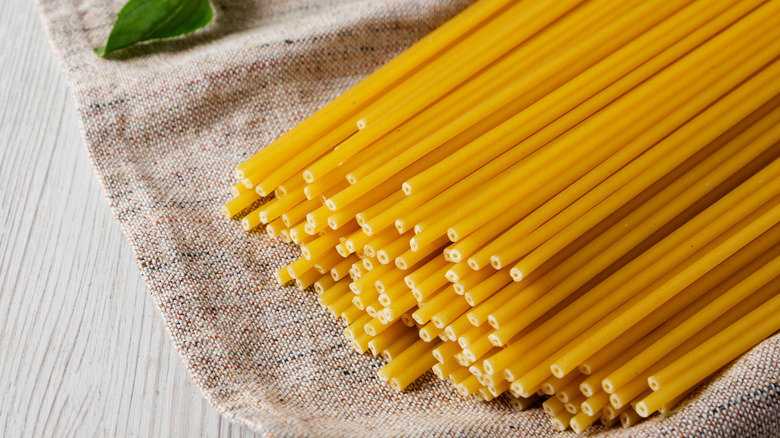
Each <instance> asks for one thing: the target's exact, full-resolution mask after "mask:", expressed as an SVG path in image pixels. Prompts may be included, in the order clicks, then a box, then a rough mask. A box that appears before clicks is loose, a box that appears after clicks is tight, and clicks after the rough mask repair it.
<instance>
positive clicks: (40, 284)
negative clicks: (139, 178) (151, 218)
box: [0, 0, 254, 437]
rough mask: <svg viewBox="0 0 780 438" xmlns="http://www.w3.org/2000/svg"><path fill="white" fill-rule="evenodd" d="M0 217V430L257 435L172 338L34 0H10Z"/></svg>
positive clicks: (4, 35)
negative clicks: (233, 418)
mask: <svg viewBox="0 0 780 438" xmlns="http://www.w3.org/2000/svg"><path fill="white" fill-rule="evenodd" d="M0 218H2V223H0V225H2V228H0V394H2V396H0V436H4V437H17V436H35V437H39V436H58V437H66V436H67V437H75V436H111V437H114V436H143V437H164V436H175V437H185V436H186V437H190V436H209V437H239V436H242V437H243V436H246V437H248V436H254V434H253V433H252V432H251V431H250V430H248V429H246V428H243V427H241V426H239V425H236V424H233V423H230V422H229V421H227V420H225V419H223V418H222V417H221V416H220V415H219V414H218V413H217V412H216V411H215V410H214V409H213V408H212V407H211V406H210V405H209V403H208V401H206V399H205V398H204V397H203V396H202V395H201V393H200V391H199V390H198V389H197V387H195V385H194V383H193V382H192V381H191V380H190V378H189V375H188V374H187V371H186V369H185V367H184V366H183V363H182V362H181V360H180V359H179V357H178V356H177V353H176V351H175V350H174V348H173V345H172V343H171V342H170V340H169V339H168V334H167V332H166V331H165V329H164V327H163V326H162V321H161V319H160V317H159V316H158V314H157V311H156V310H155V308H154V304H153V302H152V300H151V298H150V297H149V294H148V291H147V288H146V286H145V284H144V283H143V280H142V279H141V276H140V274H139V272H138V269H137V267H136V264H135V259H134V257H133V254H132V251H131V249H130V246H129V244H128V243H127V242H126V241H125V239H124V236H123V235H122V233H121V231H120V228H119V225H118V223H117V222H116V221H115V220H114V218H113V217H112V216H111V212H110V210H109V207H108V201H107V200H106V199H105V198H104V196H103V193H102V189H101V188H100V187H99V184H98V182H97V179H96V178H95V176H94V173H93V170H92V168H91V166H90V164H89V162H88V160H87V157H86V152H85V149H84V145H83V142H82V139H81V137H80V135H79V132H78V125H77V121H76V115H75V110H74V104H73V100H72V98H71V96H70V94H69V92H68V90H67V86H66V84H65V82H64V80H63V79H62V77H61V75H60V71H59V67H58V66H57V63H56V61H55V59H54V57H53V55H52V52H51V50H50V48H49V46H48V43H47V41H46V40H45V36H44V33H43V29H42V25H41V23H40V21H39V18H38V16H37V15H36V13H35V11H34V9H33V5H32V2H31V1H29V0H3V1H2V2H0Z"/></svg>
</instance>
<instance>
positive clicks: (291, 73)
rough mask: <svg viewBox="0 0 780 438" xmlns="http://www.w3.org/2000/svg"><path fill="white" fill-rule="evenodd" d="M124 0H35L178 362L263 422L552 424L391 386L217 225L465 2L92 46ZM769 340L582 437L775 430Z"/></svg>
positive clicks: (227, 4)
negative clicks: (671, 395)
mask: <svg viewBox="0 0 780 438" xmlns="http://www.w3.org/2000/svg"><path fill="white" fill-rule="evenodd" d="M122 3H123V0H110V1H107V2H98V1H96V0H39V1H38V7H39V10H40V13H41V15H42V17H43V21H44V24H45V27H46V30H47V32H48V36H49V39H50V40H51V43H52V47H53V48H54V52H55V55H56V56H57V58H58V59H59V61H60V63H61V66H62V70H63V73H64V74H65V76H66V78H67V80H68V82H69V84H70V87H71V90H72V92H73V94H74V96H75V100H76V103H77V106H78V114H79V118H80V123H81V129H82V132H83V135H84V139H85V142H86V145H87V151H88V154H89V156H90V158H91V159H92V162H93V164H94V166H95V170H96V173H97V176H98V178H99V179H100V182H101V183H102V184H103V186H104V188H105V190H106V195H107V196H108V199H109V202H110V204H111V208H112V210H113V212H114V214H115V215H116V218H117V220H118V221H119V223H120V225H121V227H122V229H123V230H124V232H125V234H126V235H127V238H128V240H129V241H130V244H131V245H132V246H133V249H134V251H135V254H136V257H137V260H138V265H139V268H140V270H141V273H142V275H143V276H144V278H145V279H146V281H147V283H148V285H149V290H150V292H151V296H152V298H153V300H154V302H155V304H156V305H157V307H158V309H159V311H160V314H161V316H162V318H163V320H164V321H165V325H166V326H167V328H168V330H169V331H170V334H171V338H172V340H173V342H174V344H175V345H176V348H177V350H178V351H179V354H180V355H181V358H182V360H184V362H185V363H186V364H187V368H188V370H189V372H190V373H191V375H192V378H193V379H194V380H195V382H196V383H197V385H198V386H199V387H200V388H201V389H202V390H203V393H204V395H205V396H206V397H207V398H208V399H209V400H210V401H211V402H212V404H213V405H214V407H215V408H216V409H217V410H219V412H221V413H222V414H223V415H225V416H226V417H228V418H230V419H232V420H234V421H237V422H239V423H241V424H244V425H246V426H248V427H251V428H253V429H255V430H257V431H260V432H262V433H265V434H268V435H272V436H294V435H304V436H552V435H555V434H556V432H555V431H554V430H553V429H552V428H551V427H550V426H549V424H548V420H547V418H546V417H545V414H543V413H542V411H541V409H531V410H529V411H526V412H514V411H513V410H512V409H511V408H510V407H509V406H508V404H507V403H506V402H505V401H503V400H497V401H494V402H491V403H484V402H481V401H479V400H477V399H476V398H462V397H461V396H459V395H457V394H456V393H455V391H454V390H453V389H452V388H451V387H450V385H449V384H448V383H442V382H439V381H438V380H436V379H435V378H434V377H432V376H430V375H429V376H427V377H425V378H423V379H422V380H421V381H419V382H418V383H417V384H415V385H413V387H412V388H411V389H410V390H409V391H408V392H406V393H404V394H398V393H396V392H394V391H393V390H391V389H390V388H389V386H388V385H386V384H383V383H381V382H380V381H378V379H377V377H376V375H375V372H376V370H377V369H378V368H379V367H380V366H381V361H380V360H378V359H374V358H371V357H368V356H361V355H358V354H357V353H355V352H354V351H353V350H351V349H350V348H348V346H347V344H346V342H345V341H344V339H343V338H342V336H341V330H342V329H343V327H342V326H341V323H340V322H337V321H335V320H334V319H333V318H331V317H330V315H328V314H326V313H325V312H324V311H323V310H321V309H320V308H319V306H318V305H317V303H316V300H315V297H314V296H313V294H312V293H309V292H298V291H296V290H295V289H294V288H280V287H278V286H276V284H275V282H274V280H273V277H272V272H273V269H277V268H279V267H281V266H283V265H285V264H286V263H288V262H289V261H291V260H293V259H294V258H295V257H297V255H298V253H297V250H296V249H295V248H294V247H293V246H292V245H286V244H284V243H281V242H280V241H277V240H274V239H271V238H269V237H267V236H265V235H261V234H257V233H255V234H250V235H248V234H246V233H245V232H244V231H243V230H241V228H240V226H239V225H238V224H236V223H230V222H228V221H226V220H225V219H224V218H223V217H222V216H221V214H220V210H219V208H220V205H221V204H222V203H223V202H225V201H226V200H227V199H228V197H229V195H228V192H227V188H228V186H229V185H230V184H231V183H232V180H231V179H232V174H231V169H232V167H233V166H234V165H235V164H237V163H239V162H240V161H242V160H243V159H244V158H246V157H247V156H249V155H250V154H251V153H253V152H254V151H255V150H257V149H258V148H260V147H262V146H263V145H265V144H267V143H269V142H270V141H272V140H273V139H274V138H276V137H277V136H279V135H280V134H282V133H283V132H284V131H285V130H287V129H289V128H290V127H292V126H293V125H295V124H296V123H297V122H299V121H301V120H302V119H303V118H305V117H306V116H307V115H308V114H310V113H311V112H313V111H314V110H315V109H317V108H319V107H320V106H322V105H324V104H325V103H326V102H328V101H329V100H330V99H332V98H333V97H335V96H336V95H338V94H339V93H340V92H342V91H343V90H345V89H346V88H348V87H349V86H350V85H352V84H354V83H356V82H357V81H358V80H359V79H360V78H362V77H364V76H365V75H367V74H368V73H370V72H371V71H373V70H374V69H376V68H377V67H378V66H379V65H381V64H382V63H383V62H385V61H387V60H388V59H390V58H391V57H392V56H394V55H395V54H397V53H399V52H400V51H402V50H403V49H404V48H406V47H408V46H409V45H411V44H412V43H413V42H414V41H416V40H418V39H419V38H421V37H422V36H423V35H424V34H425V33H427V32H429V31H430V30H432V29H433V28H435V27H436V26H438V25H439V24H441V23H442V22H443V21H444V20H446V19H447V18H449V17H451V16H453V15H454V14H456V13H457V12H458V11H459V10H461V9H463V8H464V7H466V6H467V5H468V3H469V1H464V0H461V1H443V0H435V1H427V2H417V1H414V0H384V1H376V0H352V1H335V0H328V1H321V0H298V1H291V0H214V1H213V4H214V5H215V13H216V16H215V21H214V22H213V23H212V24H211V25H209V26H208V27H207V28H205V29H202V30H201V31H199V32H198V33H197V34H194V35H191V36H189V37H187V38H186V39H178V40H172V41H165V42H155V43H153V44H149V45H145V46H142V47H137V48H131V49H129V50H126V51H125V52H124V53H123V54H122V56H123V57H125V58H126V59H121V60H120V59H113V60H104V59H100V58H98V57H97V56H95V55H94V54H93V53H92V47H94V46H98V45H102V43H103V42H104V41H105V38H106V36H107V35H108V33H109V30H110V27H111V24H112V21H113V19H114V17H115V14H116V13H117V12H118V10H119V9H120V8H121V6H122ZM778 417H780V337H778V336H775V337H774V338H773V339H770V340H768V341H766V342H764V343H763V344H761V345H760V346H759V347H757V348H755V349H754V350H753V351H751V352H750V353H748V354H747V355H745V356H744V357H742V358H741V359H740V360H739V361H738V362H736V363H734V364H733V365H731V366H729V367H727V368H726V369H724V370H722V371H721V372H720V374H719V375H718V376H717V377H716V378H714V379H710V380H709V381H708V383H707V384H705V385H704V386H702V387H701V388H699V389H698V390H697V391H696V392H695V393H694V394H693V395H692V396H691V397H689V398H688V400H686V401H685V402H683V403H682V404H681V405H680V407H679V408H678V410H677V411H676V412H675V413H674V414H673V415H671V416H668V417H664V416H659V415H656V416H654V417H652V418H651V419H649V420H648V421H645V422H644V423H642V424H641V425H639V426H637V427H634V428H632V429H627V430H624V429H620V428H613V429H608V430H607V429H603V428H599V427H592V428H590V429H589V430H588V432H586V434H585V435H602V434H605V435H612V436H746V435H754V436H767V435H775V436H777V435H778V434H780V420H778Z"/></svg>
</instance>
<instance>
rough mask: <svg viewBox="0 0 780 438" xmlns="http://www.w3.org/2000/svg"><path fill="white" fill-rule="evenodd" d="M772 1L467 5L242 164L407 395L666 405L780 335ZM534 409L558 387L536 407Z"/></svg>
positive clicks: (242, 201) (278, 231)
mask: <svg viewBox="0 0 780 438" xmlns="http://www.w3.org/2000/svg"><path fill="white" fill-rule="evenodd" d="M779 41H780V2H777V1H764V0H744V1H737V0H715V1H709V0H673V1H669V0H649V1H644V2H640V1H638V0H629V1H620V0H566V1H558V0H555V1H553V0H524V1H513V0H479V1H477V2H476V3H475V4H473V5H472V6H471V7H470V8H468V9H467V10H465V11H464V12H462V13H461V14H460V15H458V16H457V17H455V18H453V19H452V20H451V21H449V22H448V23H446V24H444V25H442V26H441V27H440V28H439V29H437V30H436V31H434V32H432V33H431V34H430V35H429V36H427V37H426V38H424V39H423V40H421V41H420V42H419V43H417V44H416V45H414V46H413V47H411V48H410V49H408V50H407V51H405V52H403V53H402V54H400V55H399V56H398V57H397V58H396V59H394V60H393V61H391V62H389V63H388V64H387V65H385V66H383V67H382V68H380V69H379V70H377V71H376V72H375V73H373V74H372V75H370V76H369V77H367V78H366V79H365V80H363V81H362V82H360V83H359V84H357V85H356V86H355V87H353V88H352V89H350V90H348V91H347V92H345V93H344V94H343V95H342V96H340V97H339V98H337V99H336V100H334V101H333V102H332V103H330V104H329V105H327V106H325V107H324V108H323V109H321V110H320V111H318V112H317V113H315V114H314V115H312V116H311V117H309V118H307V119H306V120H305V121H303V122H302V123H300V124H299V125H298V126H297V127H295V128H293V129H291V130H290V131H289V132H288V133H286V134H284V135H283V136H282V137H280V138H279V139H278V140H277V141H275V142H274V143H273V144H270V145H268V146H266V147H265V148H263V149H261V150H260V151H258V152H257V153H256V154H255V155H253V156H252V157H250V158H249V159H248V160H246V161H245V162H243V163H241V164H239V165H238V166H236V168H235V176H236V178H237V180H238V182H237V183H236V184H235V185H233V186H231V187H229V191H230V193H231V195H232V196H233V198H232V199H231V200H230V201H228V202H227V203H226V204H225V205H224V207H223V213H224V214H225V215H226V216H227V217H231V218H241V224H242V226H243V228H245V229H246V230H255V229H261V228H264V229H265V231H266V232H267V233H268V234H269V235H271V236H278V237H281V238H282V239H283V240H285V241H286V242H294V243H296V244H298V245H299V246H300V248H301V254H302V257H301V258H300V259H298V260H296V261H294V262H292V263H290V264H289V265H288V266H285V267H283V268H282V269H279V270H278V271H277V272H276V274H275V275H276V278H277V280H278V282H279V283H280V284H285V283H288V282H294V283H295V284H296V285H297V287H299V288H301V289H305V288H308V287H310V286H313V289H314V290H315V291H316V293H317V300H318V301H319V303H320V304H321V305H322V306H323V307H324V308H325V309H327V311H328V312H330V313H332V314H333V315H334V317H337V318H340V319H341V320H342V321H343V322H344V324H345V325H346V328H345V330H344V336H345V337H346V338H347V339H348V340H349V341H350V345H351V347H352V348H354V349H355V350H357V351H358V352H360V353H365V352H367V351H368V352H370V354H372V355H374V356H381V357H383V358H384V359H385V360H387V361H388V363H387V364H386V365H385V366H383V367H382V368H381V369H380V370H379V377H380V379H381V380H382V381H385V382H388V383H389V385H390V386H391V387H392V388H394V389H396V390H398V391H402V390H405V389H406V388H407V387H409V386H410V385H412V383H413V382H414V381H415V380H417V379H418V378H419V377H420V376H422V375H423V374H425V373H426V372H428V371H429V370H432V371H433V374H435V375H436V376H438V377H439V378H440V379H442V380H449V381H451V382H452V384H453V386H454V388H455V390H456V391H458V392H459V393H461V394H463V395H464V396H466V395H472V394H475V395H476V396H477V397H480V398H482V399H483V400H485V401H490V400H493V399H494V398H496V397H499V396H504V397H508V401H509V403H510V405H511V406H513V407H516V408H517V409H526V408H528V407H529V406H531V405H533V404H534V403H536V402H537V401H538V400H542V403H541V405H542V407H543V409H544V410H545V412H547V414H549V416H550V420H551V424H552V426H553V427H555V428H557V429H560V430H565V429H567V428H571V429H573V430H574V431H575V432H577V433H580V432H582V431H583V430H585V429H586V428H587V427H588V426H590V425H592V424H595V423H599V424H602V425H605V426H609V425H612V424H614V423H615V422H618V421H619V422H620V423H621V424H622V425H623V426H625V427H628V426H630V425H633V424H635V423H637V422H639V421H641V419H642V418H644V417H648V416H650V415H651V414H653V413H654V412H656V411H660V412H668V411H670V410H671V409H674V406H675V405H676V404H677V403H679V402H680V401H681V400H683V399H684V398H685V397H686V396H687V395H688V394H689V393H690V392H691V391H692V390H693V388H694V387H695V386H696V385H697V384H698V383H699V382H701V381H702V380H704V379H705V378H706V377H707V376H709V375H711V374H712V373H714V372H715V371H717V369H719V368H720V367H722V366H723V365H725V364H726V363H728V362H729V361H731V360H733V359H735V358H736V357H738V356H739V355H740V354H742V353H744V352H745V351H747V350H748V349H750V348H751V347H752V346H754V345H756V344H757V343H759V342H761V340H763V339H765V338H766V337H768V336H770V335H771V334H772V333H774V332H776V331H777V330H778V329H780V318H779V317H778V315H780V295H778V294H779V293H780V60H778V58H779V57H780V42H779ZM541 397H547V398H541Z"/></svg>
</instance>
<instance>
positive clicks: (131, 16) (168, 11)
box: [95, 0, 213, 56]
mask: <svg viewBox="0 0 780 438" xmlns="http://www.w3.org/2000/svg"><path fill="white" fill-rule="evenodd" d="M212 16H213V12H212V10H211V5H210V4H209V1H208V0H130V1H129V2H127V3H126V4H125V6H124V7H122V10H121V11H119V16H118V17H117V19H116V23H114V28H113V29H111V34H110V35H109V36H108V41H106V45H105V47H96V48H95V53H97V54H98V55H99V56H105V55H106V54H108V53H110V52H113V51H114V50H118V49H121V48H123V47H127V46H129V45H132V44H135V43H137V42H140V41H148V40H152V39H158V38H170V37H174V36H179V35H184V34H187V33H190V32H192V31H194V30H196V29H199V28H201V27H203V26H205V25H207V24H208V23H209V22H210V21H211V18H212Z"/></svg>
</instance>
